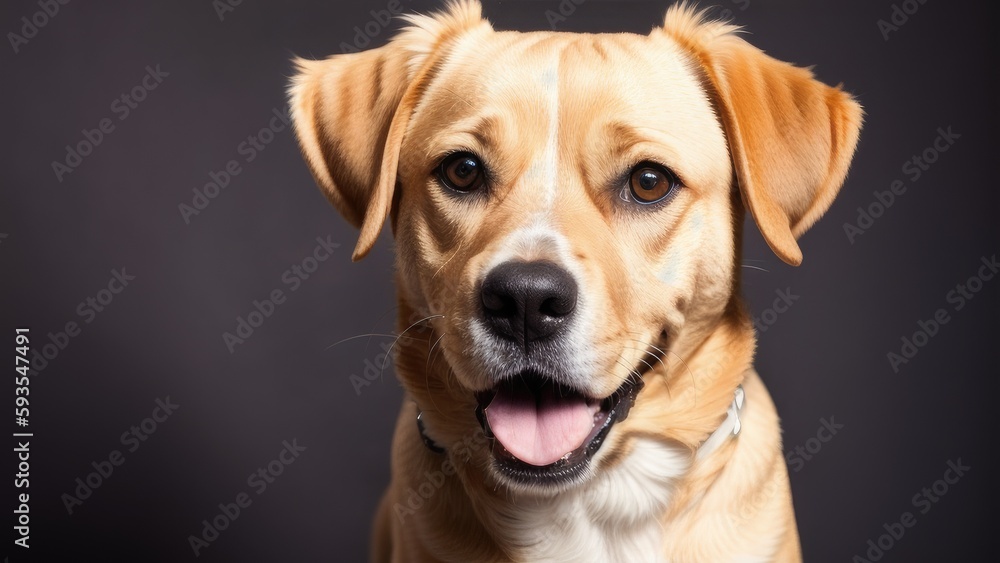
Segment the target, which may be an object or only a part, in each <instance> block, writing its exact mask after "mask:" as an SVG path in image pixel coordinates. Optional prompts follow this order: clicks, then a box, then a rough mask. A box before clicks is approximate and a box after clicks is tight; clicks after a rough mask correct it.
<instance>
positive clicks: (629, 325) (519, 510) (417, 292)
mask: <svg viewBox="0 0 1000 563" xmlns="http://www.w3.org/2000/svg"><path fill="white" fill-rule="evenodd" d="M408 21H409V23H410V24H411V27H409V28H407V29H406V30H404V31H403V32H401V33H400V34H399V35H398V36H397V37H395V38H394V39H392V40H391V41H390V42H389V44H388V45H386V46H384V47H381V48H378V49H372V50H369V51H366V52H362V53H358V54H348V55H339V56H334V57H330V58H328V59H326V60H322V61H304V60H303V61H299V63H298V64H299V72H298V75H297V76H296V77H295V78H294V82H293V85H292V86H291V91H290V94H291V105H292V111H293V116H294V120H295V125H296V128H297V132H298V136H299V140H300V143H301V147H302V151H303V153H304V155H305V159H306V160H307V162H308V163H309V166H310V168H311V169H312V173H313V175H314V177H315V179H316V182H317V183H318V184H319V185H320V187H321V188H322V189H323V191H324V193H325V194H326V195H327V197H328V198H329V199H330V201H331V202H332V203H333V205H334V206H336V208H337V209H338V210H339V211H340V212H341V213H342V214H343V215H344V216H345V217H346V218H347V220H348V221H350V222H351V223H352V224H354V225H356V226H358V227H360V229H361V235H360V240H359V241H358V245H357V248H356V250H355V253H354V257H355V259H359V258H361V257H363V256H364V255H365V254H366V253H367V252H368V251H369V249H370V248H371V246H372V245H373V244H374V242H375V240H376V238H377V236H378V234H379V231H380V230H381V228H382V225H383V222H384V221H385V220H386V218H390V219H391V224H392V227H393V231H394V233H395V237H396V246H397V264H398V272H397V276H396V278H397V284H398V288H399V309H400V317H399V319H400V320H399V323H398V326H399V330H400V331H401V332H405V334H403V336H402V337H401V338H400V340H399V341H398V342H397V344H396V352H397V353H396V364H397V370H398V376H399V378H400V380H401V381H402V384H403V386H404V388H405V391H406V394H407V398H408V400H407V402H406V404H405V405H404V406H403V408H402V411H401V413H400V416H399V420H398V424H397V427H396V435H395V439H394V442H393V445H392V460H393V462H392V484H391V486H390V487H389V490H388V492H387V493H386V496H385V498H384V499H383V502H382V505H381V508H380V510H379V513H378V516H377V519H376V523H375V526H376V529H375V533H374V538H373V558H374V559H375V560H377V561H437V560H441V561H462V562H469V561H510V560H514V561H626V562H638V561H674V562H713V563H718V562H723V561H798V560H800V559H801V555H800V550H799V541H798V534H797V531H796V525H795V518H794V514H793V510H792V502H791V495H790V490H789V485H788V475H787V471H786V467H785V461H784V457H783V456H782V450H781V440H780V435H779V425H778V419H777V416H776V414H775V410H774V406H773V404H772V403H771V400H770V398H769V396H768V393H767V391H766V389H765V388H764V385H763V384H762V383H761V381H760V379H759V378H758V376H757V374H756V373H755V372H754V371H753V370H752V368H751V361H752V356H753V351H754V334H753V330H752V328H751V324H750V322H749V321H748V315H747V313H746V311H745V308H744V306H743V305H742V302H741V300H740V297H739V280H740V277H739V274H740V233H741V227H742V223H743V219H742V218H743V215H744V209H749V210H750V212H751V213H752V215H753V217H754V219H755V221H756V223H757V225H758V227H759V228H760V230H761V232H762V233H763V235H764V238H765V239H766V240H767V242H768V244H769V245H770V246H771V248H772V249H773V250H774V252H775V253H776V254H777V255H778V256H779V257H781V259H782V260H784V261H785V262H788V263H790V264H796V265H797V264H798V263H799V262H800V261H801V258H802V255H801V252H800V250H799V247H798V245H797V243H796V238H797V237H798V236H800V235H801V234H802V233H803V232H805V231H806V229H808V228H809V226H810V225H812V224H813V222H815V221H816V220H817V219H818V218H819V216H820V215H822V214H823V212H824V211H825V210H826V209H827V208H828V207H829V205H830V203H831V202H832V201H833V198H834V196H835V195H836V193H837V191H838V190H839V188H840V186H841V184H842V182H843V180H844V177H845V175H846V173H847V169H848V165H849V163H850V160H851V156H852V154H853V152H854V148H855V144H856V142H857V138H858V133H859V129H860V125H861V115H862V112H861V108H860V106H859V105H858V104H857V103H855V102H854V101H853V100H852V98H851V97H850V96H849V95H847V94H845V93H844V92H843V91H841V90H840V89H838V88H831V87H828V86H826V85H824V84H822V83H820V82H818V81H816V80H815V79H813V77H812V74H811V73H810V72H809V71H807V70H804V69H801V68H796V67H793V66H791V65H789V64H786V63H783V62H780V61H777V60H775V59H772V58H770V57H768V56H766V55H764V54H763V53H762V52H761V51H759V50H758V49H756V48H754V47H752V46H750V45H749V44H748V43H746V42H745V41H744V40H742V39H740V38H739V37H738V36H737V35H736V34H735V33H736V30H735V28H733V27H732V26H729V25H726V24H724V23H719V22H712V21H705V20H704V19H703V16H702V14H699V13H696V12H695V11H694V10H693V9H691V8H688V7H686V6H684V5H681V6H674V7H673V8H671V9H670V10H669V11H668V12H667V15H666V18H665V21H664V23H663V27H662V28H655V29H653V30H652V31H651V32H650V33H649V35H645V36H641V35H633V34H599V35H591V34H572V33H548V32H537V33H517V32H498V31H494V30H493V28H492V27H491V26H490V24H489V23H488V22H487V21H485V20H483V19H482V17H481V15H480V7H479V5H478V4H477V3H474V2H471V1H466V2H460V3H456V4H452V5H451V6H450V7H449V9H448V10H447V12H445V13H441V14H436V15H433V16H430V17H425V16H413V17H409V18H408ZM414 321H418V322H414ZM744 393H745V404H744V402H743V400H744V399H743V397H744ZM421 412H422V414H421V415H420V416H421V420H420V424H419V427H418V422H417V416H418V413H421ZM626 415H627V418H626Z"/></svg>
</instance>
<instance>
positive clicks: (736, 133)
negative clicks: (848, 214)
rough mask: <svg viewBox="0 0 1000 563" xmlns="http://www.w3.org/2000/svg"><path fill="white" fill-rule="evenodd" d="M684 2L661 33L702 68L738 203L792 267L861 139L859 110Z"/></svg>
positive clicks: (848, 98)
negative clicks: (733, 174) (730, 164)
mask: <svg viewBox="0 0 1000 563" xmlns="http://www.w3.org/2000/svg"><path fill="white" fill-rule="evenodd" d="M703 16H704V13H703V12H702V13H696V12H695V11H694V10H693V9H692V8H690V7H688V6H686V5H685V4H680V5H677V6H674V7H672V8H670V10H668V12H667V15H666V18H665V20H664V26H663V31H664V32H666V33H667V34H668V35H670V36H671V37H673V38H674V39H675V40H676V41H678V42H679V43H680V44H681V46H682V47H684V48H686V49H687V50H688V51H689V53H690V54H691V55H692V57H693V59H694V60H695V61H696V62H697V63H698V64H699V65H700V66H701V70H702V72H703V73H704V75H705V78H706V79H707V81H708V83H709V84H708V86H709V89H710V92H709V93H710V95H712V96H713V97H714V98H715V100H714V101H715V105H716V109H717V111H718V112H719V113H720V118H721V119H722V122H723V125H724V126H725V129H726V135H727V137H728V140H729V148H730V151H731V153H732V160H733V164H734V166H735V170H736V177H737V181H738V182H739V187H740V194H741V196H742V198H743V203H744V205H745V206H746V207H747V208H748V209H749V210H750V213H751V215H753V218H754V221H755V222H756V223H757V227H758V228H759V229H760V231H761V234H763V235H764V239H765V240H766V241H767V244H768V245H769V246H770V247H771V250H773V251H774V253H775V254H777V255H778V257H779V258H781V259H782V260H784V261H785V262H787V263H788V264H791V265H793V266H797V265H799V264H800V263H801V262H802V251H801V250H800V249H799V245H798V244H797V243H796V241H795V239H796V238H798V237H799V236H801V235H802V234H803V233H804V232H805V231H806V230H807V229H808V228H809V227H810V226H812V224H813V223H815V222H816V220H817V219H819V217H820V216H821V215H823V213H825V212H826V210H827V209H828V208H829V207H830V204H831V203H833V199H834V197H836V195H837V192H838V191H839V190H840V186H841V185H842V184H843V182H844V177H845V176H846V175H847V169H848V166H849V165H850V163H851V157H852V156H853V155H854V149H855V146H856V145H857V142H858V134H859V133H860V131H861V120H862V114H863V112H862V110H861V106H860V105H859V104H858V103H857V102H856V101H854V99H853V98H852V97H851V96H850V95H849V94H847V93H845V92H844V91H843V90H841V89H840V88H839V87H836V88H833V87H830V86H827V85H826V84H823V83H822V82H819V81H818V80H816V79H815V78H813V74H812V72H810V71H809V70H807V69H803V68H798V67H795V66H792V65H790V64H788V63H785V62H781V61H779V60H777V59H774V58H771V57H769V56H767V55H765V54H764V53H763V52H762V51H760V50H759V49H757V48H756V47H753V46H752V45H750V44H749V43H747V42H746V41H744V40H743V39H741V38H739V37H738V36H736V35H735V32H736V31H737V29H736V28H735V27H733V26H730V25H727V24H725V23H721V22H706V21H704V20H703Z"/></svg>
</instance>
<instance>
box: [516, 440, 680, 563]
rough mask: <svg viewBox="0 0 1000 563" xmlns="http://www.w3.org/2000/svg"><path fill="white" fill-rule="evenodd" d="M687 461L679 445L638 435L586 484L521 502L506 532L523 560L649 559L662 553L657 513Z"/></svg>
mask: <svg viewBox="0 0 1000 563" xmlns="http://www.w3.org/2000/svg"><path fill="white" fill-rule="evenodd" d="M689 463H690V461H689V457H688V456H687V455H685V454H684V453H682V452H681V450H679V449H675V448H672V447H669V446H666V445H663V444H660V443H656V442H653V441H651V440H646V439H639V440H637V443H636V444H635V448H634V450H633V451H632V453H631V454H630V455H628V457H626V458H625V459H624V460H622V461H621V462H620V463H619V464H618V465H617V466H616V467H614V468H612V469H611V470H610V471H609V472H608V473H607V474H605V475H603V476H600V477H599V478H598V479H596V480H595V481H594V482H593V483H592V484H591V485H589V486H587V487H585V488H584V489H582V490H579V491H573V492H568V493H564V494H561V495H558V496H557V497H555V498H554V499H552V500H550V501H548V502H546V503H542V504H540V505H537V506H532V507H530V508H522V507H518V509H517V510H516V511H515V512H514V514H512V518H511V519H509V520H506V522H505V523H504V524H502V526H504V527H506V528H507V529H505V530H503V532H504V533H505V535H507V537H508V538H510V539H511V540H512V541H511V544H512V545H516V546H521V547H519V548H517V549H516V553H517V559H519V560H522V561H552V562H555V561H581V562H586V561H611V562H615V561H649V560H650V557H651V554H659V553H662V550H663V545H662V543H663V530H662V529H661V527H660V523H659V517H660V516H661V515H662V514H663V512H664V510H665V509H666V507H667V505H668V504H669V502H670V498H671V493H672V491H673V486H674V482H675V481H676V479H677V478H678V477H680V476H681V475H683V474H684V473H685V472H686V471H687V468H688V466H689Z"/></svg>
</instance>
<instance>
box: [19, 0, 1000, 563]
mask: <svg viewBox="0 0 1000 563" xmlns="http://www.w3.org/2000/svg"><path fill="white" fill-rule="evenodd" d="M225 1H226V0H221V1H220V2H214V3H213V2H211V1H209V0H204V1H198V2H184V3H179V2H156V3H153V2H116V3H101V4H100V5H99V6H95V5H94V4H90V3H84V2H69V3H66V4H62V3H60V2H57V1H55V0H42V1H41V2H39V1H37V0H30V1H22V0H18V1H10V2H4V3H3V6H2V8H0V30H2V31H3V32H4V33H5V34H6V37H7V42H6V43H5V44H4V45H3V46H2V47H0V58H2V65H3V67H2V68H3V74H2V76H3V87H2V89H3V102H4V103H3V106H4V112H3V130H4V131H5V132H6V134H5V135H4V136H3V140H2V143H3V151H2V152H3V184H2V192H0V193H2V197H0V271H2V276H0V295H2V299H0V303H2V320H3V323H2V330H3V331H4V334H3V335H2V338H0V342H5V343H6V344H5V345H4V346H3V347H2V348H0V358H2V362H3V363H4V364H5V365H7V366H8V368H7V369H8V375H7V376H6V377H7V379H6V381H7V383H5V384H4V391H3V397H5V399H4V404H5V405H6V406H5V407H4V408H5V409H6V412H7V413H8V416H11V415H12V414H15V413H11V411H12V410H14V409H15V408H16V406H15V405H14V404H13V403H14V402H15V395H14V394H15V385H14V382H13V381H11V379H10V377H11V376H15V377H17V374H16V373H12V370H13V368H14V367H15V366H16V364H15V362H16V359H15V355H16V354H17V351H16V350H15V337H16V333H15V329H16V328H17V327H30V329H31V331H30V342H31V349H32V352H31V356H32V357H33V358H34V364H33V365H34V367H35V368H36V369H35V371H34V372H33V373H32V375H31V376H30V395H29V399H30V405H29V417H28V421H27V426H25V427H22V426H18V425H17V421H16V417H15V416H11V418H13V419H14V420H10V421H9V422H8V423H5V424H7V426H6V428H8V431H9V432H10V433H14V432H30V433H32V434H33V436H31V437H29V438H21V440H25V439H26V440H27V441H28V442H29V445H28V448H27V449H28V450H29V452H30V454H28V455H30V458H29V462H28V464H29V465H30V467H29V468H28V473H29V477H28V482H29V484H30V488H27V489H24V488H21V489H15V488H11V485H13V484H14V483H13V482H14V481H15V480H16V479H17V478H16V477H15V475H16V474H17V473H18V471H19V469H18V463H19V460H18V455H19V452H17V451H14V450H16V449H17V448H18V447H19V445H18V444H19V443H20V442H19V439H18V438H16V437H13V436H10V435H8V437H6V438H4V440H5V441H6V442H5V445H4V448H3V449H4V450H5V451H7V452H8V453H7V454H6V455H7V456H8V457H7V460H6V463H5V465H4V467H6V468H7V469H6V470H7V471H9V473H8V474H7V475H6V476H5V477H4V479H5V480H8V481H7V482H8V483H9V485H8V488H7V489H5V490H6V491H7V492H6V493H5V497H4V499H3V513H4V514H5V516H4V526H5V527H6V528H7V529H8V530H11V529H12V528H13V526H14V525H16V520H17V519H18V518H21V517H22V516H23V515H18V514H16V513H14V511H16V510H18V507H19V506H20V502H19V501H18V499H17V497H16V494H17V493H25V492H28V493H30V497H29V502H28V518H29V521H30V523H29V526H30V537H29V545H30V548H29V549H23V548H21V547H18V546H16V545H15V544H14V543H13V539H14V538H16V537H18V536H16V535H15V536H14V538H12V539H11V540H10V542H8V543H7V545H6V546H4V548H3V551H0V557H2V556H6V557H9V561H11V562H17V561H32V560H35V561H42V560H47V561H57V560H58V561H69V560H73V561H78V560H91V561H97V560H101V561H186V560H192V559H195V558H197V559H200V560H205V561H361V560H364V559H365V558H366V553H367V543H368V533H369V524H370V520H371V517H372V513H373V510H374V507H375V505H376V501H377V499H378V497H379V495H380V494H381V492H382V490H383V489H384V487H385V486H386V484H387V482H388V478H389V444H390V437H391V432H392V428H393V424H394V420H395V417H396V412H397V410H398V408H399V405H400V401H401V392H400V389H399V386H398V384H397V383H396V381H395V379H394V377H393V375H392V372H391V367H390V368H389V369H387V371H386V373H385V375H384V377H382V378H381V379H379V378H377V377H374V378H373V379H374V381H372V382H369V381H368V379H367V378H366V370H368V372H367V373H368V374H369V375H370V374H372V373H373V371H372V370H374V369H375V368H373V367H371V366H373V365H377V364H378V363H379V362H380V360H381V358H382V357H383V356H382V351H383V347H384V346H386V345H388V343H389V342H390V340H388V339H385V338H374V339H371V340H369V339H366V338H359V339H354V340H350V341H347V342H343V343H341V344H338V345H336V346H332V347H331V345H333V344H335V343H337V342H339V341H341V340H344V339H347V338H350V337H352V336H355V335H360V334H365V333H371V332H375V333H387V332H390V331H391V330H392V329H393V317H394V315H395V310H394V300H395V297H394V292H393V288H392V285H391V275H392V263H393V262H392V261H393V258H392V252H393V250H392V241H391V237H389V236H388V233H383V238H382V240H381V241H380V242H379V244H378V246H377V247H376V249H375V250H374V252H373V253H372V254H371V255H370V256H369V257H368V258H367V259H365V260H364V261H362V262H360V263H357V264H352V263H351V262H350V258H349V257H350V253H351V249H352V248H353V245H354V242H355V237H356V233H355V231H354V230H353V229H352V228H350V227H349V226H348V225H347V224H346V223H345V222H344V221H343V220H341V219H340V217H339V216H338V215H336V213H335V212H334V210H333V209H332V208H331V207H330V206H329V205H328V203H327V202H326V200H325V198H324V197H323V196H322V195H321V194H320V192H319V191H318V189H317V188H316V187H315V185H314V184H313V181H312V179H311V177H310V175H309V172H308V170H307V168H306V166H305V164H304V163H303V161H302V159H301V157H300V156H299V150H298V148H297V146H296V143H295V140H294V136H293V134H292V133H291V131H290V130H289V128H288V127H287V126H286V125H285V124H284V123H283V121H282V119H281V117H280V114H281V113H282V111H283V108H284V104H285V94H284V92H285V86H286V82H287V77H288V76H289V75H290V74H291V65H290V63H289V59H290V58H291V57H292V56H293V55H302V56H311V57H317V58H318V57H322V56H325V55H329V54H333V53H339V52H341V51H342V49H343V45H344V44H364V43H365V42H370V45H369V46H377V45H381V44H383V43H384V42H385V41H386V40H387V39H388V38H389V37H390V36H391V35H392V33H393V30H395V29H397V28H398V27H399V22H398V20H396V21H392V22H390V23H389V24H388V25H387V26H385V25H382V23H380V21H379V20H380V19H382V17H383V16H382V15H380V14H382V13H383V12H385V11H386V10H388V9H391V8H396V7H397V6H398V7H399V8H402V9H403V10H405V11H423V12H426V11H429V10H431V9H434V8H436V7H438V4H437V3H436V2H429V1H417V0H398V3H397V2H396V1H393V2H386V0H364V1H357V2H333V1H329V2H263V1H260V0H243V1H242V2H241V3H238V2H237V1H236V0H230V2H229V4H234V5H235V6H230V5H229V4H223V3H222V2H225ZM717 4H718V5H719V8H718V10H717V13H719V14H721V15H728V16H729V17H731V18H732V19H733V20H735V22H736V23H739V24H741V25H744V26H746V29H747V30H748V31H749V35H748V39H749V40H750V41H751V42H752V43H754V44H755V45H757V46H758V47H760V48H762V49H764V50H766V51H767V52H768V53H769V54H771V55H773V56H775V57H777V58H779V59H782V60H787V61H791V62H794V63H796V64H799V65H802V66H810V65H815V71H816V73H817V74H818V76H819V77H820V78H821V79H822V80H824V81H825V82H827V83H831V84H836V83H839V82H843V83H844V84H845V87H846V89H848V90H849V91H851V92H853V93H855V94H856V95H857V97H858V98H859V99H860V101H861V103H862V104H863V105H864V106H865V109H866V112H867V117H866V121H865V127H864V130H863V131H862V134H861V142H860V145H859V148H858V152H857V155H856V157H855V159H854V163H853V166H852V170H851V173H850V175H849V177H848V179H847V182H846V184H845V186H844V188H843V189H842V191H841V193H840V196H839V198H838V199H837V201H836V202H835V203H834V205H833V207H832V208H831V209H830V211H829V213H827V215H826V216H825V217H824V218H823V219H822V220H821V221H820V222H819V223H818V224H817V225H816V226H815V227H814V228H813V229H812V230H811V231H810V232H809V233H807V234H806V236H805V237H804V238H803V239H802V241H801V244H802V248H803V251H804V254H805V262H804V264H803V265H802V266H801V267H799V268H792V267H789V266H786V265H784V264H782V263H781V262H780V261H779V260H778V259H777V258H776V257H775V256H774V255H773V254H772V253H771V252H770V251H769V250H768V249H767V247H766V246H765V245H764V243H763V241H762V239H761V238H760V236H759V234H757V232H756V227H755V226H754V225H753V223H752V222H748V223H747V226H746V240H745V252H744V264H746V265H747V267H745V268H743V272H742V273H743V287H744V292H745V295H746V296H747V298H748V300H749V302H750V304H751V306H752V309H753V312H754V315H755V316H756V317H757V322H756V324H757V327H758V331H759V347H758V353H757V359H756V365H757V368H758V370H759V371H760V373H761V374H762V375H763V378H764V381H765V382H766V383H767V385H768V387H769V388H770V391H771V393H772V395H773V397H774V400H775V402H776V403H777V407H778V412H779V413H780V415H781V417H782V419H783V426H784V436H783V438H784V444H785V446H784V447H785V450H786V452H787V459H788V463H789V470H790V474H791V483H792V490H793V495H794V499H795V508H796V512H797V516H798V524H799V530H800V533H801V537H802V546H803V550H804V554H805V558H806V560H807V561H851V560H852V558H853V557H854V556H859V557H864V558H865V559H866V560H869V561H875V560H882V561H901V562H908V561H980V560H988V558H986V557H985V556H984V555H981V554H985V553H988V550H989V551H993V550H994V549H993V548H994V546H995V540H996V537H995V536H996V531H997V525H998V517H997V512H996V509H995V506H996V502H997V480H996V478H995V475H996V473H997V470H998V467H997V459H996V457H997V456H996V454H995V448H996V446H997V439H996V435H997V434H996V432H997V431H996V427H997V422H996V420H997V418H996V408H997V407H996V405H997V398H998V385H997V376H998V367H1000V366H998V355H997V348H998V344H1000V343H998V336H1000V330H998V328H1000V327H998V324H1000V315H998V311H1000V309H998V299H997V296H998V289H1000V279H989V278H992V277H993V276H994V275H996V274H995V273H994V272H993V270H991V268H990V267H987V266H985V264H993V268H996V267H997V266H996V262H995V260H996V258H995V257H996V256H997V253H998V251H1000V237H998V228H997V223H996V216H997V212H998V211H1000V205H998V203H1000V201H998V200H1000V197H998V191H997V189H996V185H995V184H996V164H997V150H998V146H997V142H996V141H995V137H994V135H995V131H996V129H997V125H998V119H997V110H996V102H997V99H998V97H997V90H996V87H995V81H994V80H993V79H994V78H995V75H996V72H997V58H996V54H995V53H996V52H997V41H996V39H995V34H994V35H991V32H992V30H991V29H990V28H991V26H992V22H991V19H990V17H988V16H989V14H987V13H984V12H983V9H984V8H982V7H981V6H983V5H982V4H981V3H978V2H944V1H943V0H926V1H921V2H917V1H916V0H907V1H898V0H897V1H895V2H893V1H891V0H882V1H875V2H873V1H864V2H861V1H855V2H816V1H812V2H801V1H795V2H793V1H791V0H784V1H779V0H770V1H769V0H739V1H735V0H718V2H717ZM667 5H668V2H666V1H656V2H611V1H599V0H585V1H581V0H575V1H571V0H563V2H562V3H561V4H560V3H559V2H555V1H546V2H543V1H520V2H516V1H495V0H494V1H487V2H486V3H485V9H484V12H485V14H486V16H487V17H488V18H489V19H490V20H491V21H492V22H493V23H494V25H495V26H496V27H497V28H498V29H522V30H532V29H551V28H552V27H553V26H554V27H555V28H558V29H560V30H567V31H633V32H639V33H646V32H647V31H648V30H649V29H650V28H651V27H652V26H654V25H656V24H658V22H660V21H661V18H662V14H663V12H664V10H665V8H666V7H667ZM46 10H48V12H49V13H48V14H46V13H45V12H46ZM372 11H374V12H375V14H374V15H373V13H372ZM39 13H41V14H43V15H38V14H39ZM50 14H51V15H50ZM879 20H884V21H885V22H886V24H885V25H882V24H880V23H879ZM889 26H891V27H889ZM67 146H70V147H73V148H74V149H73V150H74V152H75V153H76V156H74V155H72V154H68V149H67ZM77 149H79V150H77ZM914 157H917V158H918V159H919V162H917V161H914V160H913V159H914ZM53 163H58V164H56V165H54V164H53ZM211 181H215V182H217V183H219V184H226V185H225V187H224V188H223V189H221V190H220V191H219V192H215V191H214V190H212V188H208V192H207V193H206V192H205V191H204V190H205V186H206V184H207V183H209V182H211ZM897 181H898V182H897ZM893 189H895V193H893ZM199 192H200V193H201V194H202V195H199ZM182 204H183V206H187V207H186V208H184V207H181V206H182ZM859 208H861V211H859ZM845 225H847V226H845ZM338 245H339V246H338ZM324 258H325V259H324ZM296 268H298V269H296ZM303 268H305V269H303ZM307 270H311V273H310V272H309V271H307ZM275 290H281V292H282V294H281V298H280V299H278V301H279V302H271V304H268V303H267V302H266V301H269V300H271V299H272V297H273V295H272V293H273V292H274V291H275ZM255 311H260V312H255ZM238 318H242V319H248V318H249V319H250V320H252V321H254V324H256V325H257V326H256V328H253V332H252V334H249V335H248V334H247V332H248V331H247V330H246V329H247V327H244V330H243V331H242V334H243V335H244V336H246V337H245V338H243V339H242V342H236V341H234V340H230V341H229V342H228V343H227V341H226V340H225V339H224V337H223V335H224V333H227V332H229V333H234V334H235V333H236V331H237V328H238V324H239V322H240V321H238ZM904 339H905V341H904ZM36 353H37V354H38V355H36ZM890 354H895V355H898V356H890ZM352 375H354V376H356V377H354V378H353V381H352ZM358 381H363V382H364V383H366V384H367V385H364V386H360V385H359V384H358ZM368 383H370V384H368ZM831 428H833V429H835V430H836V431H835V433H834V432H833V431H831V430H830V429H831ZM953 466H954V467H960V466H964V467H967V468H968V469H964V468H960V469H958V470H956V469H954V468H953ZM261 469H262V470H263V472H264V475H265V476H261V475H260V474H258V471H259V470H261ZM78 479H79V480H78ZM948 481H950V483H949V482H948ZM240 504H242V505H243V506H242V507H240ZM220 505H222V508H220ZM237 507H238V508H239V514H238V515H236V508H237ZM227 513H228V515H227ZM907 513H909V516H907ZM205 520H207V521H209V522H215V523H217V524H218V525H217V526H214V525H213V528H217V529H215V530H214V531H213V530H206V529H205V525H204V524H203V521H205ZM900 522H902V523H900ZM218 528H221V529H218ZM192 536H195V537H199V538H201V539H202V541H204V545H202V546H201V547H200V549H199V550H198V553H197V557H196V553H195V550H194V549H193V548H192V545H191V541H190V537H192ZM894 536H895V537H894ZM208 540H211V541H208ZM869 542H870V543H869Z"/></svg>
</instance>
